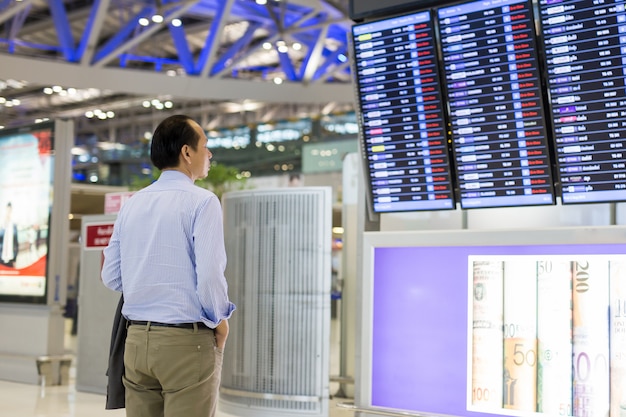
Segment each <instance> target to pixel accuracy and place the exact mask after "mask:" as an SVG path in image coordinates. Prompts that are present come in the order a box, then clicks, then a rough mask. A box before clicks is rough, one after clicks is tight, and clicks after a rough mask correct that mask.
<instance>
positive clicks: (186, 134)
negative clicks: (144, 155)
mask: <svg viewBox="0 0 626 417" xmlns="http://www.w3.org/2000/svg"><path fill="white" fill-rule="evenodd" d="M192 121H193V119H192V118H190V117H189V116H185V115H182V114H177V115H174V116H170V117H168V118H167V119H165V120H163V121H162V122H161V123H159V125H158V126H157V128H156V130H155V131H154V135H153V136H152V144H151V146H150V160H151V161H152V163H153V164H154V166H155V167H157V168H158V169H161V170H162V169H164V168H173V167H175V166H177V165H178V156H179V155H180V150H181V149H182V147H183V145H189V146H190V147H191V148H192V149H193V150H196V149H197V146H198V141H199V140H200V137H199V136H198V132H196V130H195V129H194V128H193V126H192V125H191V123H190V122H192Z"/></svg>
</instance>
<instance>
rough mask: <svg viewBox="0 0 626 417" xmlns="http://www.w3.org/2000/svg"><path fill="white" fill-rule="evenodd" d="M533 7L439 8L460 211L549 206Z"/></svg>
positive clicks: (498, 1) (512, 3) (516, 3)
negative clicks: (466, 209) (463, 209)
mask: <svg viewBox="0 0 626 417" xmlns="http://www.w3.org/2000/svg"><path fill="white" fill-rule="evenodd" d="M531 10H532V6H531V4H530V2H529V1H526V0H485V1H473V2H466V3H461V4H457V5H454V6H450V7H442V8H439V9H437V17H438V21H439V31H440V35H441V48H442V56H443V63H444V68H445V72H444V73H445V86H446V88H447V91H448V101H449V103H448V106H449V113H450V122H451V131H452V140H453V151H454V158H455V162H456V167H457V169H456V171H457V181H458V186H459V194H460V203H461V207H462V208H480V207H505V206H526V205H544V204H545V205H548V204H554V202H555V197H554V187H553V182H552V172H551V166H550V156H549V151H548V147H547V143H548V140H547V137H546V130H547V129H546V126H545V118H544V116H545V115H544V108H543V99H542V92H541V91H542V90H541V81H540V78H539V70H538V64H537V53H536V48H535V46H536V41H535V32H534V28H533V16H532V12H531Z"/></svg>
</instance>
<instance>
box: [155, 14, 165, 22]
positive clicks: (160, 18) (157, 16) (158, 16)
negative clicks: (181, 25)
mask: <svg viewBox="0 0 626 417" xmlns="http://www.w3.org/2000/svg"><path fill="white" fill-rule="evenodd" d="M152 21H153V22H154V23H163V16H161V15H160V14H158V13H157V14H155V15H154V16H152Z"/></svg>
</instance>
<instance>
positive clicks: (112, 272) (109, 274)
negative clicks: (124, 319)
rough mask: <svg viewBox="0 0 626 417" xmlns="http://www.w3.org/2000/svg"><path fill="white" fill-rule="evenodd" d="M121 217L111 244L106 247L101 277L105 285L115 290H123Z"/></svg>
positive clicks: (115, 227)
mask: <svg viewBox="0 0 626 417" xmlns="http://www.w3.org/2000/svg"><path fill="white" fill-rule="evenodd" d="M118 222H119V217H118V220H117V221H116V222H115V226H114V227H113V235H112V236H111V240H109V245H108V246H107V247H106V248H105V249H104V252H103V256H104V262H103V264H102V271H101V273H100V277H101V278H102V282H103V283H104V285H105V286H106V287H107V288H109V289H111V290H113V291H122V267H121V265H122V259H121V257H120V235H119V228H120V226H119V224H118Z"/></svg>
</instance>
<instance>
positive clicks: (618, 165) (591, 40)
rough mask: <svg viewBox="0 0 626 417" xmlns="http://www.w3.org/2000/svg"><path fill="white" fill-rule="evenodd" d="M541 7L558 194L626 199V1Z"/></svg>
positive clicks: (555, 0)
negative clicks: (559, 184) (554, 143)
mask: <svg viewBox="0 0 626 417" xmlns="http://www.w3.org/2000/svg"><path fill="white" fill-rule="evenodd" d="M539 6H540V16H541V19H540V20H541V32H542V34H543V43H544V50H545V54H546V67H547V72H548V88H549V94H550V107H551V116H552V121H553V126H554V140H555V141H556V154H557V155H556V156H557V166H558V170H559V176H560V181H561V190H562V191H561V200H562V202H563V204H568V203H589V202H608V201H620V200H626V149H624V146H625V139H626V130H625V129H626V94H625V93H626V85H625V84H626V83H625V81H624V78H625V75H626V11H625V6H624V3H622V2H621V1H612V0H594V1H560V0H541V1H540V5H539Z"/></svg>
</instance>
